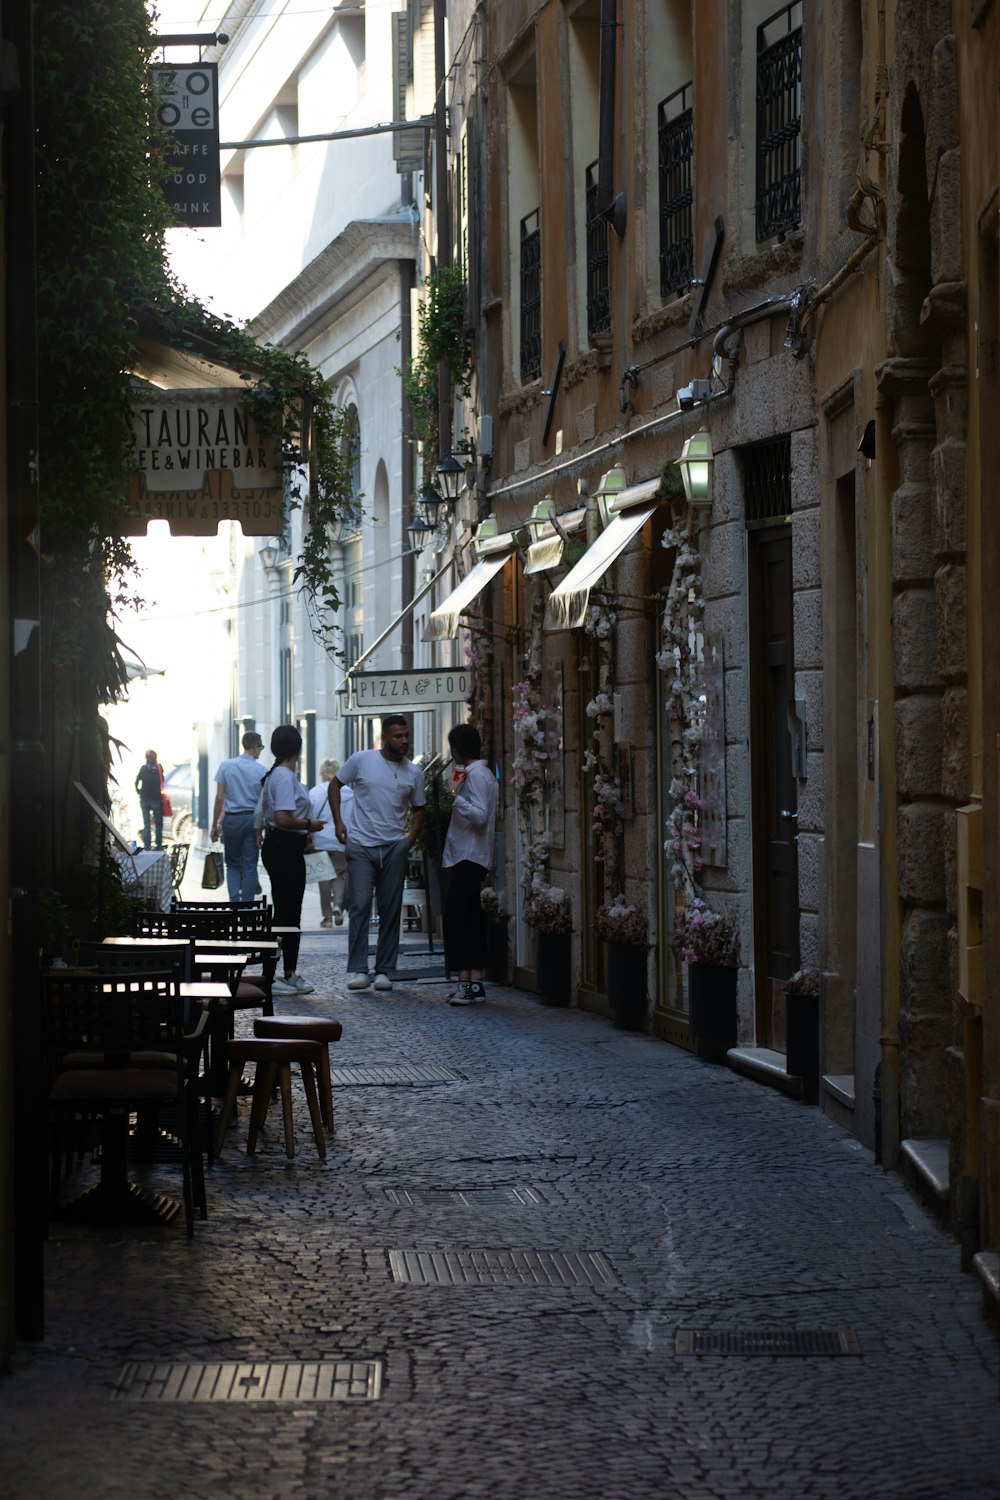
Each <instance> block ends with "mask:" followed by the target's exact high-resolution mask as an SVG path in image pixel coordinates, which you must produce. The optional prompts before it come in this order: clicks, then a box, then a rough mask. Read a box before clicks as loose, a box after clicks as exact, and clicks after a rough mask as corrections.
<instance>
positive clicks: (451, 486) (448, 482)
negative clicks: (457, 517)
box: [434, 453, 465, 505]
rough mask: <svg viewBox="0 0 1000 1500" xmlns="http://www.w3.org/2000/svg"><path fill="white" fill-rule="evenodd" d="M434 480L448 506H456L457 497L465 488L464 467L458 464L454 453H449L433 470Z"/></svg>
mask: <svg viewBox="0 0 1000 1500" xmlns="http://www.w3.org/2000/svg"><path fill="white" fill-rule="evenodd" d="M434 478H435V479H436V480H437V486H438V489H439V490H440V491H441V494H442V495H443V496H444V498H445V500H447V501H448V503H449V504H450V505H457V504H458V497H459V495H461V493H462V491H463V490H464V488H465V465H464V464H463V463H460V462H459V460H458V459H457V458H456V457H455V455H454V453H449V454H448V456H447V458H443V459H442V460H441V462H440V463H439V464H438V466H437V468H436V469H435V470H434Z"/></svg>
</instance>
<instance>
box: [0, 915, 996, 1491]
mask: <svg viewBox="0 0 1000 1500" xmlns="http://www.w3.org/2000/svg"><path fill="white" fill-rule="evenodd" d="M309 921H310V919H309V918H308V917H307V921H306V925H307V926H308V925H309ZM346 942H347V939H346V930H341V931H337V930H334V931H333V932H311V933H309V934H307V936H306V937H305V938H304V941H303V951H302V956H301V961H300V969H301V970H302V972H303V973H305V974H306V975H307V976H308V977H309V978H310V979H311V980H312V981H313V982H314V983H315V985H316V989H315V993H314V994H312V995H310V996H307V997H304V998H303V999H301V1000H298V1001H295V1002H294V1004H293V1005H292V1004H289V1005H288V1006H285V1007H283V1008H285V1009H286V1010H288V1009H292V1008H294V1009H295V1010H296V1011H299V1010H310V1011H312V1012H314V1013H316V1014H322V1015H334V1016H337V1017H339V1018H340V1019H341V1020H342V1021H343V1025H344V1039H343V1041H342V1042H341V1043H340V1044H339V1046H338V1047H336V1048H335V1049H334V1064H335V1066H336V1067H339V1068H341V1069H352V1070H356V1071H354V1072H352V1074H350V1075H349V1076H350V1077H351V1078H352V1079H353V1080H354V1081H351V1082H342V1083H341V1084H340V1085H339V1086H338V1087H337V1088H336V1091H335V1095H336V1097H335V1103H336V1111H337V1116H336V1118H337V1127H336V1135H335V1138H334V1139H333V1140H332V1141H331V1142H330V1150H329V1155H328V1157H327V1160H326V1162H325V1163H322V1162H320V1161H319V1160H318V1159H317V1157H316V1154H315V1150H314V1147H313V1145H312V1142H311V1138H310V1133H309V1129H308V1120H307V1118H306V1115H305V1109H304V1102H303V1101H302V1099H301V1097H300V1096H299V1097H298V1098H297V1114H296V1133H297V1145H298V1153H297V1156H296V1159H295V1161H294V1163H289V1162H288V1161H287V1160H286V1158H285V1155H284V1151H283V1148H282V1142H281V1132H280V1115H279V1113H278V1112H277V1111H276V1110H274V1111H272V1115H271V1117H270V1118H269V1124H268V1128H267V1131H266V1134H265V1137H264V1138H263V1140H262V1143H261V1145H260V1147H259V1151H258V1155H257V1156H256V1158H248V1157H247V1156H246V1155H245V1152H244V1149H243V1145H244V1140H245V1125H246V1111H245V1108H244V1109H242V1110H241V1115H240V1121H239V1124H238V1126H237V1127H236V1128H234V1129H233V1131H232V1132H231V1133H230V1135H229V1139H228V1142H227V1145H226V1148H225V1151H224V1153H223V1156H222V1158H221V1160H220V1161H219V1162H217V1163H216V1164H215V1165H214V1166H213V1167H212V1169H211V1172H210V1174H209V1185H208V1192H209V1209H210V1216H209V1218H208V1220H207V1222H205V1223H199V1224H198V1225H197V1228H196V1234H195V1238H194V1240H193V1242H191V1241H188V1240H186V1239H185V1236H184V1229H183V1223H182V1221H181V1220H180V1219H178V1220H175V1221H174V1223H172V1224H171V1225H169V1226H168V1227H166V1228H160V1229H116V1228H91V1227H85V1226H79V1227H78V1226H73V1227H70V1226H67V1225H62V1224H57V1225H55V1226H53V1229H52V1232H51V1238H50V1242H49V1244H48V1246H47V1251H46V1286H47V1334H46V1338H45V1340H44V1342H43V1343H42V1344H40V1345H22V1346H21V1347H20V1349H19V1353H18V1358H17V1362H16V1369H15V1373H14V1374H13V1375H12V1376H11V1377H10V1378H8V1379H5V1380H3V1381H0V1496H2V1497H3V1500H14V1497H16V1500H98V1497H100V1500H104V1497H119V1496H120V1497H127V1500H146V1497H149V1500H152V1497H157V1500H159V1497H162V1496H184V1497H191V1500H209V1497H212V1500H215V1497H218V1496H220V1495H222V1496H230V1495H231V1496H239V1497H241V1500H279V1497H280V1500H285V1497H304V1500H314V1497H315V1500H321V1497H324V1500H325V1497H328V1496H337V1497H342V1500H463V1497H470V1500H471V1497H477V1500H478V1497H484V1500H485V1497H490V1500H534V1497H536V1496H545V1497H546V1500H577V1497H579V1500H598V1497H600V1500H618V1497H622V1500H624V1497H628V1500H638V1497H654V1496H655V1497H669V1500H715V1497H719V1500H723V1497H725V1500H742V1497H744V1496H768V1497H771V1500H785V1497H788V1500H793V1497H794V1500H800V1497H806V1500H809V1497H817V1500H833V1497H836V1500H844V1497H847V1500H876V1497H877V1500H995V1497H997V1496H1000V1412H998V1407H997V1365H998V1360H997V1344H996V1340H995V1336H994V1334H993V1332H992V1330H991V1329H990V1328H989V1327H988V1326H987V1324H986V1323H985V1322H984V1319H983V1316H982V1312H981V1303H980V1295H979V1290H978V1284H977V1282H976V1281H975V1280H974V1279H973V1278H971V1277H969V1276H965V1275H963V1274H962V1273H961V1272H960V1270H959V1266H958V1250H957V1247H956V1245H955V1244H954V1242H953V1241H952V1240H950V1239H949V1238H947V1237H946V1236H945V1235H943V1234H942V1233H941V1232H940V1231H939V1230H938V1228H937V1227H936V1225H935V1224H934V1222H933V1221H932V1220H931V1219H929V1218H928V1217H927V1216H926V1215H925V1213H924V1211H923V1210H922V1209H921V1208H920V1207H919V1206H918V1204H917V1203H916V1201H915V1200H914V1199H913V1198H912V1197H911V1196H910V1195H909V1193H908V1192H907V1190H906V1189H905V1187H904V1185H903V1183H902V1181H901V1179H900V1178H899V1177H898V1176H895V1175H884V1174H883V1173H882V1172H881V1171H880V1170H879V1169H878V1168H876V1167H875V1165H874V1164H873V1162H872V1159H871V1157H870V1155H869V1154H868V1153H867V1152H865V1151H864V1150H863V1149H861V1148H860V1147H859V1146H858V1145H857V1144H856V1143H855V1142H854V1141H852V1140H851V1139H850V1138H849V1137H848V1136H846V1135H845V1134H844V1133H843V1132H842V1131H841V1130H840V1129H839V1128H838V1127H837V1126H835V1125H834V1124H833V1123H832V1122H831V1121H829V1120H828V1119H826V1118H825V1117H824V1116H823V1115H822V1114H821V1113H819V1112H818V1111H817V1110H815V1109H810V1108H808V1107H805V1106H803V1105H801V1104H799V1103H797V1102H795V1101H792V1100H790V1099H787V1098H785V1097H783V1096H782V1095H779V1094H777V1093H773V1092H771V1091H769V1090H766V1089H763V1088H760V1087H759V1086H757V1085H755V1084H754V1083H751V1082H749V1081H747V1080H745V1079H741V1078H739V1077H737V1076H736V1075H735V1074H732V1073H730V1072H729V1071H728V1070H727V1069H725V1068H721V1067H716V1066H713V1065H711V1064H708V1063H705V1062H702V1061H700V1060H698V1059H696V1058H694V1057H691V1056H688V1055H687V1054H685V1053H683V1052H680V1051H678V1050H676V1049H674V1048H672V1047H670V1046H667V1045H665V1044H663V1043H660V1042H657V1041H654V1040H652V1039H650V1038H647V1037H640V1036H634V1035H630V1034H627V1033H623V1032H619V1031H616V1030H615V1029H614V1028H613V1027H612V1026H611V1024H610V1023H609V1022H607V1021H605V1020H602V1019H601V1018H598V1017H594V1016H591V1015H587V1014H584V1013H581V1012H577V1011H573V1010H559V1009H551V1008H548V1007H545V1006H543V1005H541V1004H539V1003H538V1001H537V1000H535V999H534V998H533V997H532V996H529V995H526V994H524V993H522V992H520V991H517V990H514V989H500V988H495V987H491V990H490V996H489V1000H488V1002H487V1003H486V1004H485V1005H480V1006H475V1007H471V1008H468V1009H456V1008H453V1007H450V1006H448V1005H447V1003H446V1001H445V998H444V996H445V986H444V985H442V984H431V983H427V982H421V981H418V980H416V979H412V980H409V981H407V982H406V983H404V984H400V985H398V986H397V988H396V989H395V990H394V991H393V992H392V993H391V994H389V995H377V994H376V993H374V992H373V991H370V990H369V991H363V992H360V993H354V994H350V995H348V994H345V992H344V990H343V980H344V968H345V957H346ZM411 946H412V945H411ZM401 963H402V965H403V967H405V968H407V969H408V971H410V972H412V971H414V970H419V969H420V968H423V967H427V966H429V965H430V964H431V963H432V960H430V959H428V958H427V957H424V956H421V955H419V954H415V953H412V952H411V953H409V954H407V956H406V957H405V958H403V959H402V960H401ZM389 1066H392V1067H393V1068H396V1069H400V1068H402V1069H403V1070H404V1071H405V1070H407V1069H409V1070H410V1071H411V1073H413V1072H416V1073H417V1074H419V1073H420V1072H423V1073H424V1076H425V1078H426V1079H427V1081H423V1082H419V1081H408V1082H407V1081H404V1082H396V1083H391V1082H386V1081H382V1082H378V1081H375V1080H377V1079H378V1077H380V1076H381V1077H382V1078H383V1080H384V1079H386V1078H387V1077H389V1076H391V1075H387V1074H385V1073H382V1074H379V1072H378V1070H379V1068H385V1067H389ZM365 1068H368V1069H369V1072H368V1073H367V1074H365V1073H364V1072H363V1071H362V1070H363V1069H365ZM88 1170H90V1169H88ZM86 1176H87V1174H86V1173H84V1175H83V1180H86ZM151 1180H152V1181H154V1182H155V1183H156V1184H157V1185H159V1186H161V1187H162V1188H163V1189H164V1190H165V1191H171V1190H172V1189H173V1188H174V1186H175V1184H176V1182H177V1172H176V1170H175V1169H172V1168H160V1169H157V1170H156V1171H155V1172H154V1173H153V1174H151ZM418 1251H423V1252H425V1253H424V1254H423V1255H422V1256H418V1255H417V1253H416V1252H418ZM404 1252H410V1253H409V1254H408V1255H407V1254H404ZM446 1252H447V1253H446ZM415 1270H416V1271H418V1272H419V1271H423V1272H426V1273H429V1277H430V1279H429V1284H421V1282H420V1281H419V1280H418V1281H416V1282H414V1281H413V1280H412V1279H405V1278H406V1275H407V1273H411V1274H412V1273H413V1272H414V1271H415ZM435 1278H438V1279H435ZM686 1329H693V1330H697V1331H700V1332H702V1333H706V1332H713V1331H714V1332H716V1333H718V1332H721V1331H731V1332H733V1333H734V1334H735V1335H752V1334H759V1333H760V1332H761V1331H765V1330H769V1331H772V1332H773V1333H775V1334H777V1335H783V1334H788V1333H798V1334H800V1335H801V1334H802V1333H803V1332H805V1331H827V1332H830V1333H833V1332H836V1331H842V1332H847V1333H853V1334H855V1335H856V1337H857V1339H858V1341H859V1345H860V1353H851V1354H832V1353H829V1352H813V1353H807V1354H789V1355H785V1356H780V1355H778V1356H776V1355H771V1354H766V1355H759V1354H756V1355H755V1354H746V1353H740V1352H736V1353H730V1354H726V1355H720V1354H698V1353H680V1352H678V1330H686ZM286 1361H293V1362H296V1361H309V1362H320V1364H321V1366H322V1367H323V1368H322V1370H321V1371H320V1373H321V1374H322V1373H326V1374H329V1366H330V1364H331V1363H332V1362H335V1361H341V1362H345V1364H349V1363H350V1362H365V1361H369V1362H377V1366H378V1370H379V1373H380V1378H381V1385H380V1389H379V1393H378V1395H377V1398H376V1399H364V1398H365V1396H366V1394H368V1392H369V1389H370V1388H369V1387H367V1386H366V1385H365V1383H364V1380H362V1381H361V1383H360V1385H358V1386H357V1387H356V1394H355V1395H354V1397H353V1398H352V1399H329V1400H323V1401H316V1400H309V1399H308V1398H307V1395H301V1394H300V1396H299V1397H298V1398H297V1399H295V1400H291V1401H288V1402H274V1403H270V1402H269V1403H263V1404H262V1403H259V1402H256V1401H251V1400H247V1399H240V1400H235V1401H221V1400H220V1401H215V1402H201V1401H186V1402H180V1401H167V1400H163V1399H160V1400H153V1399H145V1400H137V1399H121V1398H116V1395H115V1392H116V1384H117V1383H118V1382H119V1381H120V1379H121V1375H122V1371H123V1369H124V1367H126V1366H129V1365H133V1366H137V1367H138V1373H140V1374H141V1373H142V1368H143V1367H144V1366H147V1365H148V1364H149V1362H154V1363H155V1362H159V1363H162V1364H175V1365H191V1364H198V1363H220V1362H221V1363H226V1362H239V1363H241V1364H242V1365H243V1366H244V1367H245V1369H244V1372H243V1373H244V1374H245V1375H249V1376H250V1378H251V1382H252V1380H253V1379H254V1377H258V1376H259V1377H261V1378H263V1377H265V1376H267V1373H268V1372H267V1371H266V1370H265V1368H264V1367H265V1366H266V1365H267V1364H269V1363H272V1364H275V1363H278V1362H286ZM355 1373H358V1372H357V1371H355ZM272 1378H273V1376H272ZM133 1389H135V1390H139V1391H142V1390H144V1389H145V1388H144V1387H143V1386H141V1385H140V1386H138V1387H134V1388H133ZM239 1390H240V1391H241V1392H244V1391H252V1390H253V1385H252V1383H251V1384H250V1385H247V1384H246V1383H244V1384H243V1385H242V1386H240V1387H239ZM150 1394H152V1393H150Z"/></svg>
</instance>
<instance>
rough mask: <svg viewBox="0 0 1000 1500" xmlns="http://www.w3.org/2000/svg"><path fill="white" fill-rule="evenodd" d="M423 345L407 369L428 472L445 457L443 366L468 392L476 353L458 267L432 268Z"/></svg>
mask: <svg viewBox="0 0 1000 1500" xmlns="http://www.w3.org/2000/svg"><path fill="white" fill-rule="evenodd" d="M417 329H418V339H417V343H418V350H417V353H416V355H415V356H414V358H413V359H412V360H411V361H410V368H409V370H408V371H407V372H406V399H407V401H408V402H409V405H410V412H411V414H412V417H413V430H414V433H415V434H416V436H417V438H418V439H419V441H420V442H421V443H422V444H423V449H424V472H425V476H427V475H429V472H430V471H431V470H433V469H434V468H435V466H436V465H437V464H438V463H439V462H440V461H441V458H442V456H443V455H442V454H441V453H440V452H439V438H438V379H437V376H438V366H439V365H441V364H443V365H446V366H447V369H448V374H449V376H450V377H451V381H452V384H453V385H454V386H455V387H456V389H457V390H458V391H459V392H460V394H461V395H463V396H467V395H468V394H469V377H470V373H471V356H470V352H469V340H468V337H467V336H466V332H465V282H464V281H463V279H462V272H461V269H460V267H458V266H442V267H441V268H440V270H436V271H432V272H431V274H430V275H429V276H428V278H427V280H426V282H425V283H424V299H423V301H422V302H421V304H420V307H419V309H418V312H417Z"/></svg>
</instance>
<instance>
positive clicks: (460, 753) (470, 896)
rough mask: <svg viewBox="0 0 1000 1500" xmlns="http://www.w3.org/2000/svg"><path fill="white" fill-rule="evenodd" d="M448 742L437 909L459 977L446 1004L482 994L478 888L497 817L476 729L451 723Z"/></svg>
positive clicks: (493, 786) (470, 1001)
mask: <svg viewBox="0 0 1000 1500" xmlns="http://www.w3.org/2000/svg"><path fill="white" fill-rule="evenodd" d="M448 744H449V746H450V747H451V755H452V759H453V761H454V762H455V765H456V766H457V767H458V771H457V773H456V776H455V786H454V793H453V795H454V805H453V807H452V810H451V822H450V824H449V825H448V837H447V838H446V839H445V844H444V854H443V855H442V857H441V869H442V872H443V871H445V870H447V871H448V877H447V883H446V889H445V897H444V910H443V912H442V917H443V925H444V952H445V967H446V968H447V969H448V970H449V972H451V973H454V974H456V975H457V977H458V988H457V989H456V990H455V992H454V994H453V995H452V996H451V998H450V1001H449V1004H451V1005H474V1004H475V1003H476V1001H478V1000H485V999H486V991H485V990H484V988H483V974H484V972H485V970H486V917H485V916H484V914H483V908H482V903H481V902H480V899H479V893H480V891H481V890H482V886H483V881H484V880H485V879H486V876H487V874H488V873H489V869H490V866H491V865H492V863H493V840H494V837H495V833H496V821H497V781H496V777H495V776H494V774H493V772H492V771H491V770H490V768H489V766H488V765H487V764H486V762H485V761H484V760H483V758H482V756H483V747H482V741H481V739H480V736H479V730H478V729H476V727H475V725H473V724H456V725H455V727H454V728H453V729H452V730H450V731H449V734H448Z"/></svg>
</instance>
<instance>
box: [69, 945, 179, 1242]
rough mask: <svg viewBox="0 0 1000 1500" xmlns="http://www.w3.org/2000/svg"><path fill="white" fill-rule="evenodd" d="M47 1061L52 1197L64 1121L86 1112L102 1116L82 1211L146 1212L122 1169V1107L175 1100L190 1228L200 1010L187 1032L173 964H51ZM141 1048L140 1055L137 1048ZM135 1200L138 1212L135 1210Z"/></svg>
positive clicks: (108, 1214) (126, 1215)
mask: <svg viewBox="0 0 1000 1500" xmlns="http://www.w3.org/2000/svg"><path fill="white" fill-rule="evenodd" d="M44 1004H45V1026H46V1037H47V1045H48V1055H49V1059H50V1064H51V1085H50V1089H49V1101H50V1104H51V1105H52V1110H53V1123H54V1138H53V1142H52V1184H51V1192H52V1199H53V1204H54V1205H56V1204H57V1203H58V1196H59V1164H60V1144H61V1133H62V1125H63V1122H64V1120H65V1118H66V1116H67V1115H76V1114H79V1113H86V1114H90V1115H92V1116H99V1117H100V1118H101V1119H102V1120H103V1122H104V1130H103V1145H102V1152H101V1182H100V1184H99V1186H98V1187H97V1188H95V1189H93V1190H92V1192H91V1193H90V1194H89V1195H87V1198H86V1200H84V1202H83V1204H82V1210H81V1217H83V1218H87V1219H95V1220H97V1221H100V1222H105V1223H121V1222H132V1221H134V1220H135V1219H136V1218H137V1217H141V1218H142V1219H143V1220H144V1221H148V1220H147V1215H149V1214H150V1213H152V1215H153V1217H154V1218H155V1217H156V1211H155V1210H150V1209H149V1208H148V1207H147V1206H146V1205H144V1204H142V1203H141V1202H140V1201H139V1194H138V1193H137V1190H136V1189H134V1188H133V1186H132V1185H131V1184H130V1183H129V1182H128V1179H127V1157H126V1138H127V1126H128V1115H129V1113H130V1112H132V1111H133V1110H135V1111H138V1110H141V1109H143V1108H156V1109H159V1108H166V1107H168V1106H174V1107H176V1112H177V1132H178V1140H179V1142H180V1156H181V1166H182V1193H183V1202H184V1216H185V1224H186V1228H187V1233H188V1236H189V1237H190V1236H192V1235H193V1234H194V1209H195V1206H197V1207H198V1209H199V1213H200V1216H201V1217H202V1218H205V1217H206V1216H207V1202H206V1198H205V1179H204V1173H203V1170H202V1161H201V1150H200V1140H199V1123H198V1088H197V1071H198V1070H197V1065H196V1063H195V1062H194V1061H193V1059H194V1058H195V1057H196V1056H197V1052H198V1048H199V1046H200V1044H201V1037H202V1035H203V1031H204V1024H205V1017H204V1016H201V1017H200V1018H199V1023H198V1027H197V1028H196V1029H195V1032H194V1033H193V1034H192V1035H188V1034H186V1032H185V1026H184V1011H183V1002H182V999H181V995H180V988H179V981H178V978H177V969H176V967H175V968H174V969H172V970H160V971H146V972H138V971H132V972H127V973H123V972H121V971H114V970H105V971H104V972H98V973H89V972H83V971H79V972H73V971H72V970H67V971H66V972H64V973H58V972H57V973H50V974H48V975H46V976H45V979H44ZM142 1055H145V1057H144V1061H143V1062H142V1063H141V1064H140V1062H139V1061H138V1059H139V1057H140V1056H142ZM140 1210H141V1213H140Z"/></svg>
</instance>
